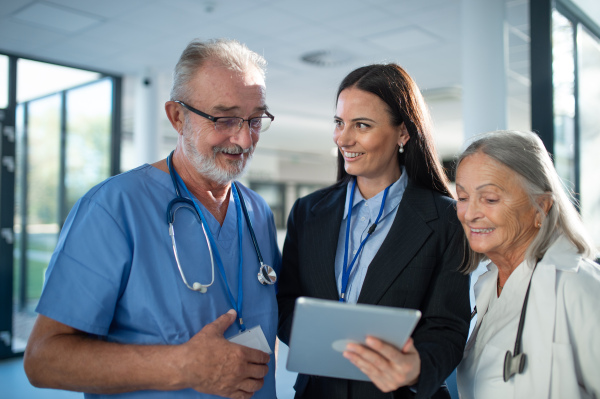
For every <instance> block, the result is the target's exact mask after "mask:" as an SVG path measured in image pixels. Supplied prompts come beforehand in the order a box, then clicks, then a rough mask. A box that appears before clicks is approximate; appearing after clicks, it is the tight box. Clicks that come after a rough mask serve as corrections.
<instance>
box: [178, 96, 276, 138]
mask: <svg viewBox="0 0 600 399" xmlns="http://www.w3.org/2000/svg"><path fill="white" fill-rule="evenodd" d="M173 102H176V103H177V104H181V105H182V106H183V107H184V108H185V109H187V110H188V111H191V112H193V113H195V114H196V115H200V116H201V117H203V118H206V119H208V120H209V121H211V122H213V123H215V124H216V123H217V121H218V120H219V119H241V120H242V122H241V123H240V124H239V125H238V131H239V129H241V128H242V125H243V124H244V122H248V129H250V131H251V132H252V127H251V126H250V121H251V120H253V119H264V118H265V116H256V117H254V118H248V119H244V118H242V117H240V116H212V115H209V114H207V113H205V112H202V111H200V110H199V109H196V108H194V107H192V106H191V105H187V104H186V103H184V102H183V101H180V100H173ZM264 113H265V114H266V117H267V118H269V119H271V122H273V121H274V120H275V116H274V115H272V114H271V113H269V111H267V110H264ZM270 126H271V125H270V124H269V127H270ZM215 130H216V125H215ZM267 130H268V127H267V129H265V130H261V131H259V132H257V133H262V132H265V131H267Z"/></svg>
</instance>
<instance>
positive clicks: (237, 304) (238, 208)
mask: <svg viewBox="0 0 600 399" xmlns="http://www.w3.org/2000/svg"><path fill="white" fill-rule="evenodd" d="M173 172H174V173H175V177H176V178H177V183H178V184H180V185H181V186H182V187H183V189H184V190H185V193H186V195H187V196H188V197H189V198H191V199H192V200H193V201H194V207H195V208H196V211H198V215H200V219H201V220H202V223H204V225H205V226H206V227H207V228H206V232H207V234H208V240H209V241H210V246H211V247H212V249H213V253H214V254H215V260H216V261H217V266H218V267H219V274H220V275H221V277H222V278H223V282H224V283H225V288H226V289H227V295H228V297H229V302H230V303H231V306H232V307H233V308H234V309H235V311H236V312H237V316H238V324H239V326H240V329H241V330H242V331H246V326H245V325H244V319H243V318H242V304H243V299H244V292H243V289H242V280H243V279H242V277H243V276H242V264H243V257H242V209H241V206H240V197H239V195H238V192H237V189H236V188H235V184H232V185H231V192H232V193H233V202H234V203H235V209H236V213H237V224H238V238H239V252H240V264H239V273H238V297H237V302H236V301H235V300H234V299H233V295H232V293H231V289H230V288H229V283H228V282H227V276H226V275H225V268H224V267H223V261H222V260H221V256H220V255H219V249H218V248H217V244H216V242H215V239H214V237H213V235H212V232H211V231H210V228H209V227H208V224H207V223H206V219H205V218H204V214H202V210H201V209H200V206H199V205H198V201H197V200H196V198H195V197H194V196H193V195H192V194H191V193H190V191H189V190H188V188H187V186H186V185H185V183H184V182H183V180H182V179H181V177H180V176H179V173H177V171H176V170H175V169H174V168H173Z"/></svg>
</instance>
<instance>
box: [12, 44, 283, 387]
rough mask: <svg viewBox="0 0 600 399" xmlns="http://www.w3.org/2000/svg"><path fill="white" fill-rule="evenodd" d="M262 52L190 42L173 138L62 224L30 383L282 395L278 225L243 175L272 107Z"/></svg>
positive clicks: (29, 364) (29, 356) (176, 88)
mask: <svg viewBox="0 0 600 399" xmlns="http://www.w3.org/2000/svg"><path fill="white" fill-rule="evenodd" d="M265 64H266V63H265V61H264V59H263V58H262V57H261V56H260V55H258V54H256V53H254V52H252V51H250V50H249V49H248V48H247V47H246V46H244V45H242V44H240V43H238V42H236V41H231V40H214V41H207V42H200V41H193V42H191V43H190V44H189V45H188V47H187V48H186V49H185V50H184V52H183V54H182V55H181V58H180V60H179V62H178V63H177V66H176V68H175V73H174V82H173V88H172V91H171V99H170V101H167V103H166V104H165V109H166V113H167V116H168V118H169V121H170V122H171V124H172V125H173V128H174V129H175V130H176V131H177V133H178V142H177V147H176V148H175V150H174V151H173V152H172V153H171V155H170V156H169V157H168V158H167V159H163V160H161V161H158V162H156V163H154V164H152V165H148V164H146V165H143V166H140V167H138V168H136V169H133V170H131V171H128V172H126V173H123V174H121V175H118V176H115V177H112V178H109V179H108V180H106V181H104V182H102V183H100V184H99V185H97V186H96V187H94V188H93V189H92V190H90V191H89V192H88V193H87V194H86V195H85V196H83V197H82V198H81V199H80V200H79V201H78V202H77V204H76V205H75V206H74V207H73V209H72V211H71V213H70V214H69V217H68V219H67V221H66V223H65V225H64V228H63V230H62V232H61V235H60V239H59V242H58V245H57V247H56V250H55V252H54V255H53V256H52V260H51V261H50V265H49V267H48V272H47V275H46V283H45V286H44V290H43V293H42V296H41V299H40V302H39V305H38V308H37V311H38V313H39V316H38V319H37V321H36V324H35V327H34V329H33V332H32V334H31V337H30V340H29V344H28V346H27V350H26V352H25V359H24V364H25V371H26V373H27V375H28V377H29V379H30V381H31V383H32V384H33V385H35V386H39V387H47V388H58V389H66V390H73V391H81V392H85V393H86V394H85V397H86V398H102V397H108V395H110V397H111V398H115V397H122V398H159V397H161V398H163V397H164V398H212V397H217V396H219V397H230V398H249V397H255V398H274V397H275V377H274V374H275V367H274V355H273V353H272V351H273V349H274V344H275V333H276V327H277V304H276V300H275V285H273V283H274V282H275V280H276V272H277V271H278V269H279V267H280V263H281V258H280V252H279V249H278V247H277V242H276V231H275V225H274V221H273V215H272V213H271V211H270V209H269V207H268V206H267V204H266V203H265V201H264V200H263V199H262V198H260V197H259V196H258V195H257V194H256V193H254V192H252V191H250V190H249V189H247V188H246V187H244V186H242V185H241V184H239V183H237V185H236V184H234V181H235V179H236V178H237V177H238V176H240V175H241V174H242V173H243V171H244V169H245V167H246V166H247V164H248V162H249V160H250V158H251V157H252V154H253V151H254V149H255V148H256V144H257V143H258V140H259V138H260V134H261V132H262V131H264V130H266V129H267V128H268V127H269V125H270V123H271V121H272V120H273V116H272V115H271V114H270V113H269V112H268V110H267V105H266V99H265V80H264V75H265V70H264V68H265ZM173 200H175V201H173ZM261 266H262V267H263V268H262V270H261ZM273 269H274V270H273ZM113 394H116V395H114V396H113Z"/></svg>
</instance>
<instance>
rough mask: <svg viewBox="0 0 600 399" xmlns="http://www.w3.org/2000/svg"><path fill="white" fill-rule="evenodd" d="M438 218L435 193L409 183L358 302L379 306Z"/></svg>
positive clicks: (370, 267)
mask: <svg viewBox="0 0 600 399" xmlns="http://www.w3.org/2000/svg"><path fill="white" fill-rule="evenodd" d="M437 217H438V215H437V211H436V208H435V204H434V202H433V196H432V193H431V192H430V191H429V190H427V189H425V188H420V187H417V186H415V185H414V184H413V183H412V182H411V181H410V180H409V183H408V185H407V187H406V190H405V191H404V195H403V197H402V201H401V202H400V204H399V205H398V212H397V213H396V218H395V219H394V223H393V224H392V227H391V228H390V231H389V233H388V235H387V237H386V238H385V240H384V241H383V244H382V245H381V248H379V251H377V254H376V255H375V257H374V258H373V261H372V262H371V264H370V265H369V270H368V271H367V275H366V276H365V281H364V283H363V286H362V289H361V292H360V295H359V298H358V302H359V303H369V304H377V303H378V302H379V300H380V299H381V297H382V296H383V294H385V292H386V291H387V290H388V288H389V287H390V286H391V285H392V284H393V283H394V281H395V280H396V277H397V276H398V275H399V274H400V273H401V272H402V271H403V270H404V268H406V266H407V265H408V264H409V263H410V261H411V260H412V258H413V257H414V256H415V254H416V253H417V252H418V251H419V248H421V246H422V244H423V243H424V242H425V241H426V240H427V238H428V237H429V235H430V234H431V232H432V231H431V228H430V227H429V226H428V225H427V222H428V221H430V220H433V219H436V218H437Z"/></svg>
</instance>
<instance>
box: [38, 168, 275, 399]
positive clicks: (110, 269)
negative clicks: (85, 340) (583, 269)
mask: <svg viewBox="0 0 600 399" xmlns="http://www.w3.org/2000/svg"><path fill="white" fill-rule="evenodd" d="M240 189H241V190H243V194H244V197H245V200H246V204H247V208H248V213H249V215H250V219H251V220H252V223H253V226H254V230H255V233H256V239H257V241H258V245H259V246H260V250H261V253H262V256H263V258H264V262H265V263H267V264H269V265H271V266H273V267H274V268H275V270H276V271H277V272H279V269H280V265H281V257H280V253H279V249H278V247H277V241H276V230H275V224H274V222H273V215H272V213H271V210H270V209H269V207H268V205H267V204H266V202H265V201H264V200H263V199H262V198H260V197H259V196H258V195H257V194H255V193H253V192H252V191H250V190H248V189H247V188H245V187H243V186H241V185H240ZM173 198H175V191H174V188H173V184H172V182H171V178H170V176H169V174H167V173H165V172H163V171H160V170H158V169H156V168H154V167H152V166H150V165H144V166H141V167H139V168H136V169H133V170H131V171H129V172H126V173H123V174H121V175H119V176H115V177H112V178H110V179H108V180H106V181H104V182H103V183H101V184H99V185H98V186H96V187H94V188H93V189H92V190H90V191H89V192H88V193H87V194H86V195H85V196H84V197H82V198H81V199H80V200H79V201H78V202H77V203H76V204H75V206H74V207H73V209H72V211H71V212H70V214H69V217H68V218H67V220H66V223H65V225H64V227H63V229H62V231H61V234H60V238H59V242H58V245H57V248H56V250H55V252H54V254H53V256H52V259H51V261H50V265H49V266H48V271H47V274H46V283H45V285H44V289H43V292H42V296H41V298H40V302H39V305H38V307H37V309H36V310H37V311H38V312H39V313H41V314H43V315H45V316H47V317H50V318H52V319H54V320H57V321H59V322H61V323H64V324H67V325H69V326H71V327H73V328H76V329H78V330H82V331H85V332H88V333H90V334H94V335H97V336H99V337H100V338H101V339H104V340H106V341H110V342H118V343H123V344H128V343H131V344H141V345H144V344H159V345H163V344H182V343H184V342H187V341H188V340H189V339H190V338H191V337H192V336H194V335H195V334H196V333H197V332H198V331H200V330H201V329H202V328H203V327H204V326H205V325H206V324H208V323H211V322H213V321H214V320H215V319H216V318H217V317H218V316H220V315H222V314H223V313H225V312H227V311H228V310H229V309H231V308H232V306H231V304H230V301H229V299H228V296H227V294H226V288H225V286H224V285H223V284H224V283H223V279H222V278H221V276H220V274H219V272H218V270H217V268H215V281H214V284H213V285H212V286H211V287H209V288H208V291H207V292H206V293H205V294H201V293H198V292H194V291H191V290H190V289H188V288H187V287H186V286H185V285H184V283H183V281H182V279H181V276H180V274H179V271H178V269H177V264H176V262H175V258H174V255H173V248H172V244H171V238H170V236H169V231H168V224H167V217H166V210H167V204H168V203H169V202H170V201H171V200H172V199H173ZM200 206H201V208H202V211H203V213H204V215H205V217H206V219H207V224H208V227H209V228H210V229H211V231H212V233H213V235H214V237H215V241H216V242H217V246H218V249H219V253H220V255H221V258H222V260H223V265H224V268H225V273H226V276H227V281H228V283H229V284H230V287H231V291H232V293H233V296H234V297H235V298H237V284H238V277H239V276H238V273H239V268H238V262H239V247H238V245H239V244H238V229H237V215H236V207H235V204H234V202H233V196H230V202H229V205H228V208H227V214H226V216H225V220H224V222H223V225H222V226H221V225H220V224H219V223H218V222H217V220H216V219H215V218H214V217H213V216H212V215H211V214H210V212H208V211H207V210H206V209H205V208H204V207H203V206H202V205H200ZM242 223H244V226H243V238H242V251H243V261H244V264H243V301H244V303H243V316H244V322H245V324H246V327H248V328H252V327H254V326H257V325H260V326H261V327H262V329H263V331H264V333H265V336H266V338H267V341H268V342H269V345H270V347H271V349H272V350H274V344H275V334H276V330H277V302H276V299H275V286H272V285H271V286H264V285H261V284H260V283H259V282H258V279H257V273H258V269H259V264H258V260H257V256H256V251H255V250H254V246H253V244H252V240H251V238H250V234H249V232H248V228H247V227H246V225H245V219H244V218H242ZM174 227H175V233H176V239H177V249H178V253H179V257H180V261H181V265H182V268H183V269H184V273H185V276H186V279H187V280H188V282H190V284H192V283H193V282H196V281H197V282H201V283H202V284H207V283H209V282H210V280H211V265H210V257H209V254H208V247H207V244H206V238H205V236H204V234H203V233H202V227H201V225H200V223H199V222H198V221H197V219H196V218H195V216H194V214H193V213H191V212H189V211H188V210H186V209H179V210H177V212H176V214H175V226H174ZM238 332H239V329H238V326H237V323H234V324H233V325H232V326H231V327H230V328H229V329H228V330H227V331H226V332H225V337H230V336H232V335H235V334H237V333H238ZM206 350H211V349H210V348H206ZM274 374H275V362H274V355H271V361H270V363H269V373H268V374H267V376H266V377H265V383H264V386H263V388H262V389H261V390H260V391H259V392H257V393H256V395H255V396H254V397H256V398H269V399H271V398H274V397H275V376H274ZM85 397H86V398H101V397H106V398H216V396H212V395H203V394H200V393H198V392H196V391H194V390H192V389H186V390H182V391H175V392H173V391H171V392H160V391H140V392H130V393H124V394H119V395H91V394H86V395H85Z"/></svg>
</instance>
